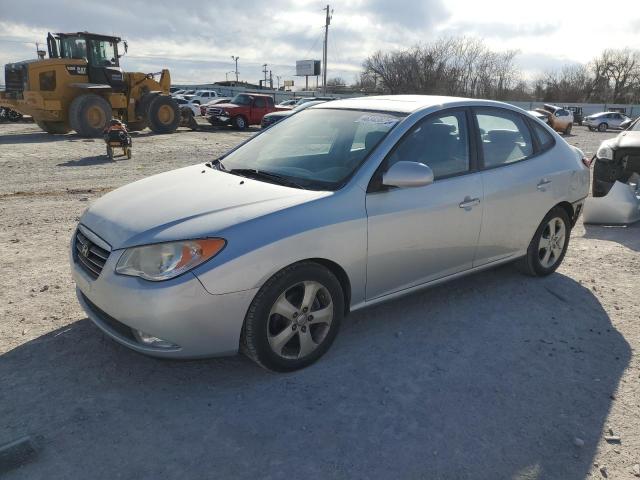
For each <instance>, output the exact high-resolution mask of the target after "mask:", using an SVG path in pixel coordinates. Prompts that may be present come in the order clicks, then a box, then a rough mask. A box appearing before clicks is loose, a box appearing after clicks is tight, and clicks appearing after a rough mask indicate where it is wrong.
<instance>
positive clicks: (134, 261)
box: [116, 238, 226, 282]
mask: <svg viewBox="0 0 640 480" xmlns="http://www.w3.org/2000/svg"><path fill="white" fill-rule="evenodd" d="M225 245H226V242H225V241H224V240H223V239H222V238H206V239H201V240H183V241H179V242H167V243H156V244H153V245H145V246H142V247H133V248H129V249H127V250H125V252H124V253H123V254H122V256H121V257H120V260H118V264H117V265H116V273H119V274H120V275H129V276H132V277H141V278H144V279H145V280H151V281H153V282H159V281H162V280H169V279H170V278H174V277H177V276H178V275H181V274H183V273H185V272H188V271H189V270H191V269H193V268H195V267H197V266H198V265H200V264H202V263H204V262H206V261H207V260H209V259H211V258H213V257H215V256H216V255H217V254H218V253H220V251H221V250H222V249H223V248H224V247H225Z"/></svg>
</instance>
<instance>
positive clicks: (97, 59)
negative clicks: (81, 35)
mask: <svg viewBox="0 0 640 480" xmlns="http://www.w3.org/2000/svg"><path fill="white" fill-rule="evenodd" d="M89 48H90V49H91V56H92V57H93V64H94V65H97V66H100V67H114V66H118V56H117V55H116V43H115V42H112V41H109V40H93V39H91V40H89Z"/></svg>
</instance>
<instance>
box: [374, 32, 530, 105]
mask: <svg viewBox="0 0 640 480" xmlns="http://www.w3.org/2000/svg"><path fill="white" fill-rule="evenodd" d="M516 54H517V52H515V51H507V52H494V51H491V50H490V49H489V48H488V47H486V45H484V43H483V42H482V41H481V40H477V39H472V38H465V37H462V38H442V39H439V40H437V41H435V42H433V43H429V44H425V45H421V46H416V47H413V48H411V49H407V50H402V51H396V52H390V53H383V52H381V51H378V52H376V53H374V54H373V55H371V56H370V57H369V58H367V59H366V60H365V61H364V63H363V69H364V74H366V75H369V76H375V77H376V78H378V79H379V82H380V83H381V85H382V87H383V88H384V89H385V90H387V91H389V92H390V93H394V94H395V93H428V94H436V95H461V96H470V97H485V98H507V97H508V96H509V93H510V91H511V90H512V89H513V88H514V87H515V86H516V85H519V87H520V88H521V89H522V85H523V84H522V79H521V77H520V74H519V72H518V70H517V68H516V67H515V63H514V59H515V56H516Z"/></svg>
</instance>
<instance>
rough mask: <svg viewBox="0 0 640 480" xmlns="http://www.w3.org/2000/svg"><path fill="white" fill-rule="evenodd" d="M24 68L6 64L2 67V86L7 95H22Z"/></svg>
mask: <svg viewBox="0 0 640 480" xmlns="http://www.w3.org/2000/svg"><path fill="white" fill-rule="evenodd" d="M25 70H26V69H25V66H24V65H20V64H17V65H15V64H8V65H5V67H4V84H5V90H6V92H7V93H14V94H16V93H22V92H23V90H24V85H25V83H26V72H25Z"/></svg>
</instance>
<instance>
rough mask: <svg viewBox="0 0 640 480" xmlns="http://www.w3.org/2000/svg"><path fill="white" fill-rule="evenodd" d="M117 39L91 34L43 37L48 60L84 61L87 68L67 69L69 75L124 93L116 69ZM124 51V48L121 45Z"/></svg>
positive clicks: (119, 69) (117, 68)
mask: <svg viewBox="0 0 640 480" xmlns="http://www.w3.org/2000/svg"><path fill="white" fill-rule="evenodd" d="M121 41H122V40H121V39H120V38H119V37H110V36H107V35H97V34H95V33H88V32H78V33H55V34H51V33H49V35H48V36H47V46H48V49H49V58H72V59H76V60H84V61H86V62H87V66H86V67H84V66H83V65H68V66H67V70H68V71H69V73H70V74H71V75H87V76H88V77H89V82H90V83H93V84H95V85H108V86H109V87H111V89H112V91H114V92H118V93H124V92H125V90H126V83H125V78H124V71H123V70H122V68H120V57H121V55H119V53H118V44H119V43H120V42H121ZM124 47H125V51H126V49H127V44H126V42H124Z"/></svg>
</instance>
